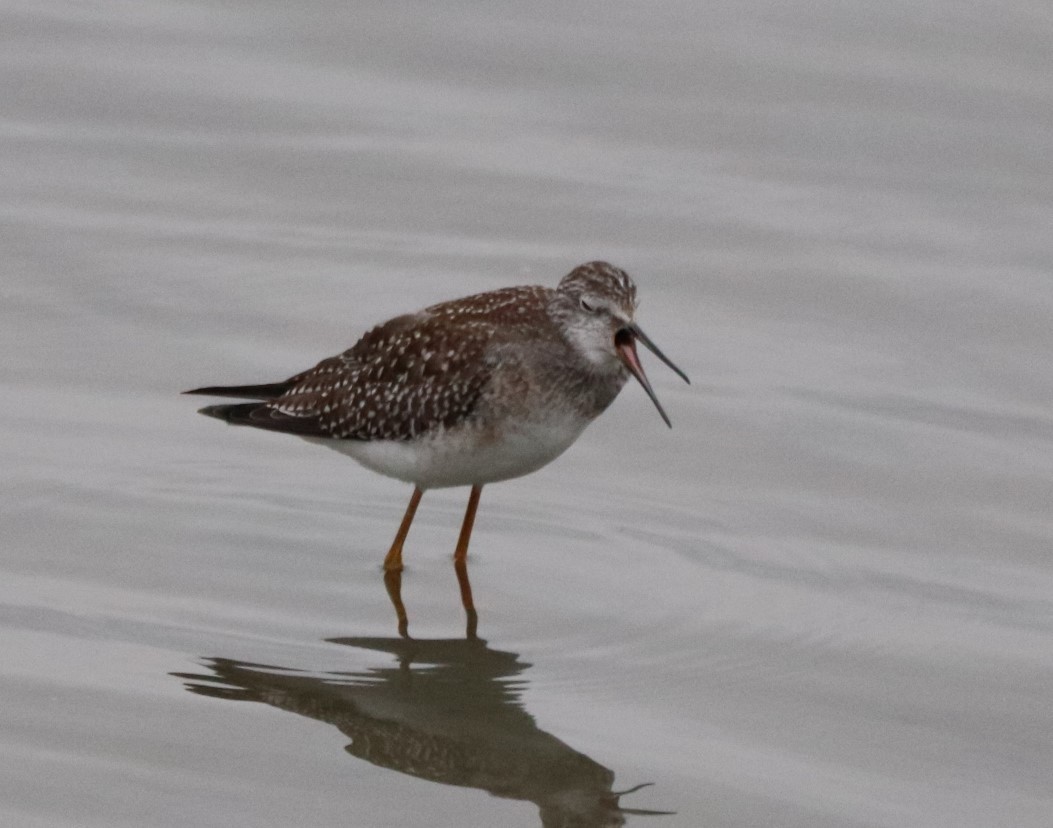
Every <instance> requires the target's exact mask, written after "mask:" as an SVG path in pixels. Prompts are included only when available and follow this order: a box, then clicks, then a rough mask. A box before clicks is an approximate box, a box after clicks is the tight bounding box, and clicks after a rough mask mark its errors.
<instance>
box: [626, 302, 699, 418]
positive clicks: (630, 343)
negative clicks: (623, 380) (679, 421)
mask: <svg viewBox="0 0 1053 828" xmlns="http://www.w3.org/2000/svg"><path fill="white" fill-rule="evenodd" d="M637 340H639V341H640V342H642V343H643V345H644V347H646V348H647V349H648V350H649V351H651V353H653V354H654V355H655V356H656V357H658V358H659V359H660V360H662V362H664V363H665V364H666V365H668V366H669V367H670V368H672V369H673V371H675V372H676V374H677V376H679V377H680V378H681V379H682V380H683V381H684V382H686V383H687V384H688V385H690V384H691V380H689V379H688V378H687V374H685V373H684V372H683V371H681V370H680V369H679V368H677V367H676V366H675V365H673V363H672V362H671V361H670V360H669V357H667V356H666V355H665V354H663V353H662V352H661V351H660V350H658V346H657V345H655V344H654V343H653V342H652V341H651V339H650V337H648V336H647V334H645V333H644V332H643V331H642V330H640V326H639V325H637V324H636V323H635V322H632V323H630V324H628V325H626V326H625V327H624V328H621V329H619V331H618V333H616V334H615V335H614V348H615V350H616V351H617V352H618V358H619V359H620V360H621V361H622V362H623V363H625V367H626V368H628V369H629V373H630V374H632V375H633V376H634V377H636V379H637V381H638V382H639V383H640V385H642V386H643V390H644V391H646V392H647V396H648V397H650V398H651V402H653V403H654V406H655V408H657V409H658V413H659V414H661V415H662V419H663V420H665V424H666V425H667V426H669V427H670V428H672V427H673V424H672V423H671V422H670V421H669V416H668V415H667V414H666V413H665V409H664V408H662V404H661V403H660V402H658V397H656V396H655V393H654V389H652V388H651V383H650V382H648V381H647V374H645V373H644V369H643V366H642V365H641V364H640V358H639V356H637V354H636V341H637Z"/></svg>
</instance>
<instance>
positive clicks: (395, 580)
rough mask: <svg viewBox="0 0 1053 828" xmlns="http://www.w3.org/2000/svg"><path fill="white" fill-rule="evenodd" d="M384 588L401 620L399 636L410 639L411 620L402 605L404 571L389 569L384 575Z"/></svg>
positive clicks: (404, 606)
mask: <svg viewBox="0 0 1053 828" xmlns="http://www.w3.org/2000/svg"><path fill="white" fill-rule="evenodd" d="M384 586H385V587H387V590H388V598H390V599H391V605H392V606H393V607H394V608H395V615H396V616H397V617H398V620H399V635H400V636H402V637H403V638H409V637H410V636H409V618H408V617H407V615H406V605H405V604H403V603H402V570H401V569H389V570H387V571H386V572H385V573H384Z"/></svg>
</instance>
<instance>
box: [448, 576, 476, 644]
mask: <svg viewBox="0 0 1053 828" xmlns="http://www.w3.org/2000/svg"><path fill="white" fill-rule="evenodd" d="M453 568H454V570H455V571H456V572H457V583H458V584H460V587H461V605H462V606H463V607H464V614H465V617H466V619H467V621H468V626H467V629H466V630H465V638H467V639H468V640H469V641H474V640H475V639H476V638H477V636H476V632H475V631H476V630H477V629H478V628H479V613H477V612H476V611H475V602H474V601H473V600H472V585H471V583H470V582H469V581H468V561H467V560H465V559H463V558H462V559H461V560H459V561H454V562H453Z"/></svg>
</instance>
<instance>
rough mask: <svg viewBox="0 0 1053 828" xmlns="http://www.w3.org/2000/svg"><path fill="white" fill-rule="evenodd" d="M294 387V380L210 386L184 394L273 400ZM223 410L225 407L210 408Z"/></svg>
mask: <svg viewBox="0 0 1053 828" xmlns="http://www.w3.org/2000/svg"><path fill="white" fill-rule="evenodd" d="M292 386H293V381H292V380H285V381H284V382H271V383H267V384H266V385H209V386H206V387H205V388H193V389H191V390H190V391H184V392H183V393H184V394H201V395H202V396H208V397H234V398H235V399H239V400H273V399H277V398H278V397H280V396H281V395H282V394H284V393H285V392H286V391H288V390H289V389H290V388H292ZM210 407H211V408H222V407H223V406H210Z"/></svg>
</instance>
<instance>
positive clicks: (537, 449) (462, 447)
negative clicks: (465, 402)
mask: <svg viewBox="0 0 1053 828" xmlns="http://www.w3.org/2000/svg"><path fill="white" fill-rule="evenodd" d="M588 422H589V421H588V420H585V419H583V418H581V417H576V416H569V415H568V416H565V417H559V418H552V419H546V420H545V421H544V422H536V421H527V422H519V423H515V424H511V423H506V424H505V425H504V426H503V427H502V430H501V431H500V437H499V438H497V437H495V435H494V434H493V433H492V432H488V431H486V430H483V429H478V428H459V429H454V430H440V431H436V432H433V433H431V434H429V435H427V436H425V437H422V438H419V439H417V440H404V441H397V440H370V441H360V440H333V439H328V438H318V437H311V438H307V439H308V440H309V442H312V443H317V444H319V445H323V446H326V447H327V448H331V449H334V450H336V451H339V452H340V453H341V454H346V455H347V456H349V457H351V458H353V459H355V460H357V461H358V462H359V463H361V464H362V465H363V466H365V467H366V468H368V469H372V470H373V471H375V472H379V473H380V474H383V475H387V476H388V477H394V478H396V479H397V480H404V481H406V482H407V483H413V484H415V485H417V486H420V487H421V488H422V489H439V488H445V487H448V486H472V485H483V484H485V483H495V482H497V481H499V480H509V479H511V478H513V477H521V476H522V475H524V474H530V473H531V472H533V471H537V470H538V469H540V468H541V467H542V466H544V465H546V464H548V463H551V462H552V461H553V460H555V459H556V458H557V457H559V455H561V454H562V453H563V452H564V451H566V450H567V448H569V447H570V445H571V444H572V443H573V442H574V441H575V440H576V439H578V437H579V435H580V434H581V432H582V431H583V430H584V429H585V426H586V425H588Z"/></svg>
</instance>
